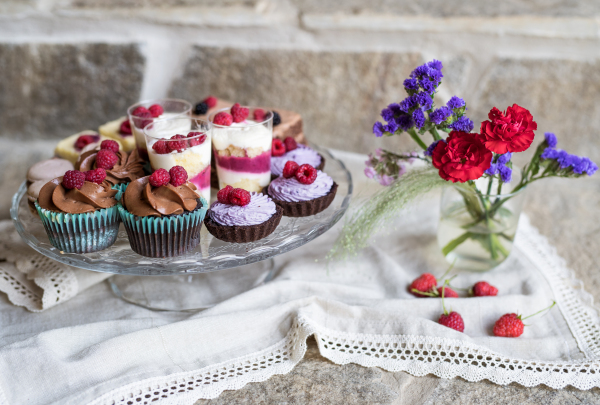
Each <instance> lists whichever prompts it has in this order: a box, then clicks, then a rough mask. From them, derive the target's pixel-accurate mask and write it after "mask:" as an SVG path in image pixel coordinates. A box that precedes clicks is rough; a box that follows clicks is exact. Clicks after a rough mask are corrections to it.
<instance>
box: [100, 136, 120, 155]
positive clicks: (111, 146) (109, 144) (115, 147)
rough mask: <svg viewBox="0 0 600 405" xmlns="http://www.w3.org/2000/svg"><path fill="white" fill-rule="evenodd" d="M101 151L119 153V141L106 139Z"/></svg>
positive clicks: (101, 145)
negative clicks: (106, 150)
mask: <svg viewBox="0 0 600 405" xmlns="http://www.w3.org/2000/svg"><path fill="white" fill-rule="evenodd" d="M100 149H108V150H112V151H113V152H115V153H117V152H118V151H119V144H118V143H117V141H113V140H112V139H105V140H103V141H102V143H101V144H100Z"/></svg>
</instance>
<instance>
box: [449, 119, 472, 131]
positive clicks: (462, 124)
mask: <svg viewBox="0 0 600 405" xmlns="http://www.w3.org/2000/svg"><path fill="white" fill-rule="evenodd" d="M474 126H475V125H474V124H473V121H471V120H470V119H469V118H467V116H465V115H463V116H462V117H460V118H459V119H457V120H456V121H454V122H453V123H452V124H450V125H448V128H451V129H453V130H455V131H462V132H471V131H472V130H473V127H474Z"/></svg>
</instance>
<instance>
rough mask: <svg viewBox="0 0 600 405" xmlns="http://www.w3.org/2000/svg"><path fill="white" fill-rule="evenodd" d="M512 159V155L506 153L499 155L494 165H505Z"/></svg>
mask: <svg viewBox="0 0 600 405" xmlns="http://www.w3.org/2000/svg"><path fill="white" fill-rule="evenodd" d="M511 158H512V153H511V152H506V153H505V154H504V155H500V156H498V159H496V163H498V164H499V165H503V166H504V165H506V164H507V163H508V162H510V159H511Z"/></svg>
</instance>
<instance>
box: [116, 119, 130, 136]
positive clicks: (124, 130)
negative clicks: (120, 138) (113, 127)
mask: <svg viewBox="0 0 600 405" xmlns="http://www.w3.org/2000/svg"><path fill="white" fill-rule="evenodd" d="M119 133H120V134H121V135H131V123H130V122H129V120H125V121H123V122H122V123H121V127H120V128H119Z"/></svg>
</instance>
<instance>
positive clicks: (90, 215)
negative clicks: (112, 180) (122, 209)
mask: <svg viewBox="0 0 600 405" xmlns="http://www.w3.org/2000/svg"><path fill="white" fill-rule="evenodd" d="M35 208H36V210H37V212H38V214H39V216H40V219H41V220H42V224H44V229H45V230H46V234H47V235H48V239H50V243H51V244H52V246H54V247H55V248H57V249H60V250H61V251H63V252H66V253H91V252H97V251H99V250H103V249H106V248H107V247H109V246H111V245H112V244H113V243H115V241H116V240H117V236H118V234H119V224H120V223H121V218H120V216H119V211H118V208H117V206H116V205H115V206H113V207H110V208H103V209H101V210H98V211H94V212H86V213H83V214H66V213H62V212H54V211H50V210H47V209H44V208H42V207H40V206H39V204H38V203H37V202H36V203H35Z"/></svg>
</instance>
